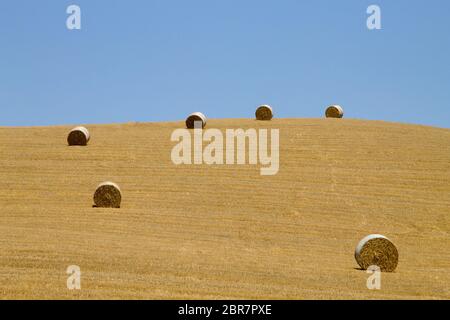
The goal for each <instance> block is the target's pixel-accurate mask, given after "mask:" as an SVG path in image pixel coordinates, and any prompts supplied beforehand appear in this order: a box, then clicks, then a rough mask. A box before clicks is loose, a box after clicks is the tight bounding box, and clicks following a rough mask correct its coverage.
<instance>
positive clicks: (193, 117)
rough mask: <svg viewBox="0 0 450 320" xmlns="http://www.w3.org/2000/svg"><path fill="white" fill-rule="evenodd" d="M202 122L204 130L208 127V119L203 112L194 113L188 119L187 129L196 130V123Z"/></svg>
mask: <svg viewBox="0 0 450 320" xmlns="http://www.w3.org/2000/svg"><path fill="white" fill-rule="evenodd" d="M197 121H199V122H201V123H202V128H204V127H205V126H206V117H205V115H204V114H203V113H201V112H194V113H191V114H190V115H189V116H188V117H187V119H186V127H187V128H188V129H194V126H195V122H197Z"/></svg>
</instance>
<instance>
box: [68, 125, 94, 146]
mask: <svg viewBox="0 0 450 320" xmlns="http://www.w3.org/2000/svg"><path fill="white" fill-rule="evenodd" d="M90 138H91V135H90V134H89V130H88V129H86V128H85V127H76V128H73V129H72V130H71V131H70V132H69V135H68V137H67V143H68V144H69V146H85V145H87V144H88V142H89V140H90Z"/></svg>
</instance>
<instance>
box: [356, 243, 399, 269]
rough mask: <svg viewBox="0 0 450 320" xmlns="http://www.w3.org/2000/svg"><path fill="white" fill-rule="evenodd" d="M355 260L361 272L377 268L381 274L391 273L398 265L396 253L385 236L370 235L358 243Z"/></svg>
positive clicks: (395, 249)
mask: <svg viewBox="0 0 450 320" xmlns="http://www.w3.org/2000/svg"><path fill="white" fill-rule="evenodd" d="M355 259H356V262H358V264H359V266H360V267H361V269H363V270H367V268H369V267H370V266H378V267H379V268H380V269H381V271H383V272H393V271H394V270H395V269H396V268H397V264H398V251H397V248H396V247H395V245H394V244H393V243H392V242H391V241H390V240H389V239H388V238H386V237H385V236H382V235H380V234H371V235H369V236H367V237H365V238H364V239H362V240H361V241H360V242H359V244H358V246H357V247H356V250H355Z"/></svg>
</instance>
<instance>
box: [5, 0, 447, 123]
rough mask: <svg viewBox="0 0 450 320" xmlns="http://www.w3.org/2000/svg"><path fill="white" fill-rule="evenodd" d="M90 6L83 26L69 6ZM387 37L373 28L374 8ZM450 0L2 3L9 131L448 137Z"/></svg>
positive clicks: (83, 11)
mask: <svg viewBox="0 0 450 320" xmlns="http://www.w3.org/2000/svg"><path fill="white" fill-rule="evenodd" d="M71 4H76V5H79V6H80V7H81V30H68V29H67V27H66V19H67V17H68V16H69V15H68V14H67V13H66V9H67V7H68V6H69V5H71ZM371 4H377V5H379V6H380V8H381V23H382V30H372V31H370V30H368V28H367V26H366V19H367V17H368V16H369V15H368V14H367V13H366V10H367V7H368V6H369V5H371ZM449 19H450V1H448V0H431V1H411V0H409V1H407V0H395V1H393V0H373V1H365V0H342V1H336V0H329V1H325V0H310V1H302V0H279V1H275V0H270V1H267V0H190V1H186V0H184V1H181V0H179V1H174V0H158V1H155V0H128V1H126V0H121V1H113V0H108V1H107V0H73V1H65V0H34V1H29V0H14V1H13V0H2V1H1V4H0V41H1V45H0V126H29V125H57V124H90V123H112V122H114V123H121V122H129V121H142V122H147V121H149V122H153V121H168V120H181V119H184V118H185V117H186V115H187V114H189V113H190V112H193V111H202V112H204V113H205V114H206V115H207V117H209V118H248V117H253V116H254V110H255V108H256V107H257V106H258V105H259V104H270V105H272V106H273V108H274V111H275V115H276V116H277V117H282V118H288V117H289V118H291V117H307V118H311V117H313V118H316V117H322V116H323V112H324V108H325V107H326V106H327V105H329V104H333V103H338V104H341V105H342V106H343V107H344V109H345V112H346V117H348V118H360V119H374V120H375V119H377V120H387V121H396V122H407V123H418V124H426V125H433V126H439V127H446V128H450V24H449V23H448V21H449Z"/></svg>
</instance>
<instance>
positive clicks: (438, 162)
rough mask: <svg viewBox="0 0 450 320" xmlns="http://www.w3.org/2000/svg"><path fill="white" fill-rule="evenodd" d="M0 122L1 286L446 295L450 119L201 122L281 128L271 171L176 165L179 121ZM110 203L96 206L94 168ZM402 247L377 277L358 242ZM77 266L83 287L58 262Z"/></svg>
mask: <svg viewBox="0 0 450 320" xmlns="http://www.w3.org/2000/svg"><path fill="white" fill-rule="evenodd" d="M72 127H73V126H60V127H33V128H0V297H1V298H2V299H449V298H450V130H449V129H439V128H433V127H426V126H416V125H406V124H397V123H388V122H381V121H362V120H351V119H350V120H349V119H339V120H338V119H274V120H272V121H270V122H258V121H255V120H251V119H222V120H209V121H208V125H207V128H219V129H223V130H224V129H226V128H243V129H248V128H256V129H261V128H276V129H280V170H279V173H278V174H277V175H275V176H261V175H260V171H259V169H260V165H257V166H255V165H223V166H219V165H215V166H208V165H181V166H176V165H174V164H173V163H172V161H171V158H170V154H171V150H172V148H173V146H174V145H175V144H176V143H175V142H171V140H170V136H171V134H172V132H173V130H174V129H177V128H183V127H184V123H183V122H182V121H179V122H169V123H127V124H117V125H89V126H87V128H88V129H89V130H90V133H91V141H90V143H89V145H88V146H87V147H69V146H67V142H66V137H67V134H68V132H69V130H70V129H71V128H72ZM106 180H111V181H114V182H116V183H117V184H118V185H119V186H120V187H121V189H122V193H123V201H122V207H121V208H120V209H100V208H93V206H92V205H93V200H92V196H93V194H94V191H95V188H96V186H97V185H98V184H99V183H100V182H103V181H106ZM371 233H380V234H383V235H385V236H387V237H389V238H390V239H391V240H392V241H393V242H394V243H395V244H396V246H397V248H398V250H399V254H400V262H399V266H398V268H397V270H396V272H394V273H383V274H382V288H381V290H368V289H367V287H366V280H367V278H368V276H369V275H368V274H367V273H366V272H364V271H361V270H359V269H358V265H357V264H356V262H355V259H354V256H353V253H354V249H355V246H356V245H357V243H358V242H359V240H360V239H362V238H363V237H364V236H366V235H368V234H371ZM69 265H78V266H80V268H81V272H82V275H81V286H82V288H81V290H74V291H70V290H68V289H67V286H66V280H67V277H68V275H67V274H66V269H67V267H68V266H69Z"/></svg>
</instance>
